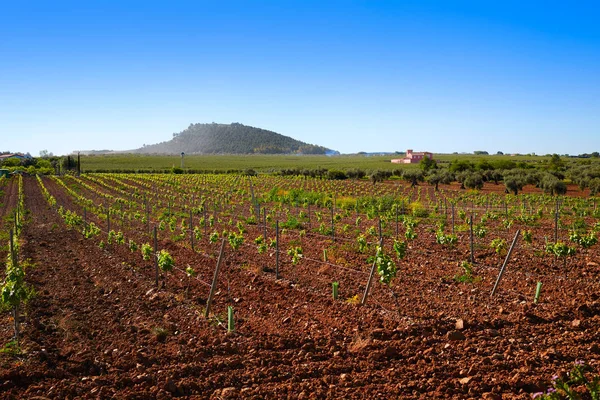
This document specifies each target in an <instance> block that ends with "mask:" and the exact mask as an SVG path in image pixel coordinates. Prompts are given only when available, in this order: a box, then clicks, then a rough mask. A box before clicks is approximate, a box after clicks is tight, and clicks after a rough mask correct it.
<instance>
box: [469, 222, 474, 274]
mask: <svg viewBox="0 0 600 400" xmlns="http://www.w3.org/2000/svg"><path fill="white" fill-rule="evenodd" d="M469 227H470V229H471V235H470V236H471V263H474V262H475V254H474V253H473V214H471V218H470V220H469Z"/></svg>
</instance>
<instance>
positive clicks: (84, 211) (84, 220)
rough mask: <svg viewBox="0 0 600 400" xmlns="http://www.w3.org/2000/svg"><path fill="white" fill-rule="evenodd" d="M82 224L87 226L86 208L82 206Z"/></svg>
mask: <svg viewBox="0 0 600 400" xmlns="http://www.w3.org/2000/svg"><path fill="white" fill-rule="evenodd" d="M83 226H84V227H87V209H86V208H85V207H83Z"/></svg>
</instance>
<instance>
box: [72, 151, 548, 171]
mask: <svg viewBox="0 0 600 400" xmlns="http://www.w3.org/2000/svg"><path fill="white" fill-rule="evenodd" d="M392 158H402V156H401V155H398V156H390V155H388V156H364V155H341V156H331V157H329V156H294V155H239V156H233V155H205V156H200V155H193V156H185V159H184V169H192V170H210V171H213V170H218V171H226V170H245V169H249V168H251V169H254V170H256V171H260V172H274V171H279V170H281V169H291V168H302V169H305V168H306V169H314V168H326V169H340V170H348V169H352V168H360V169H364V170H376V169H380V170H394V169H398V168H411V167H416V165H404V164H392V163H391V162H390V160H391V159H392ZM434 159H436V160H438V161H439V162H440V163H449V162H451V161H452V160H455V159H464V160H469V161H475V162H476V161H478V160H481V159H486V160H490V161H492V160H500V159H507V160H513V161H515V162H520V161H524V162H542V161H544V160H547V159H548V157H545V156H509V155H502V156H496V155H490V156H485V155H484V156H480V155H456V154H439V155H438V154H436V155H434ZM180 165H181V157H179V156H159V155H133V154H120V155H92V156H82V157H81V167H82V170H83V171H84V172H94V171H125V170H129V171H132V172H135V171H138V170H145V171H164V170H167V169H170V168H172V167H179V166H180Z"/></svg>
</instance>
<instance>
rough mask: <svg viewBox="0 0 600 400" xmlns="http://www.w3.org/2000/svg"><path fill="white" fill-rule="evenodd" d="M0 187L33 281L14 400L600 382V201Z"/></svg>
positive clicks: (461, 389)
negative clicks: (16, 217) (569, 379)
mask: <svg viewBox="0 0 600 400" xmlns="http://www.w3.org/2000/svg"><path fill="white" fill-rule="evenodd" d="M0 190H1V191H2V192H3V196H2V199H3V202H2V207H1V208H0V211H1V212H2V216H11V215H13V212H14V211H15V210H16V209H17V208H19V207H22V208H21V209H20V211H19V213H20V214H21V215H22V216H24V217H23V219H22V220H20V221H21V222H19V224H20V226H21V228H20V229H19V233H18V236H17V242H18V243H19V253H18V260H19V262H20V263H22V264H23V265H25V267H24V268H25V272H26V275H25V281H26V283H27V284H28V285H30V286H31V287H32V288H34V289H35V295H34V296H32V298H31V299H29V301H28V303H27V304H26V306H25V307H24V308H23V310H24V312H23V313H22V317H21V318H20V321H21V335H20V336H21V337H20V341H19V349H20V350H19V352H18V353H17V352H16V351H15V353H12V354H11V353H10V352H8V351H5V352H3V353H0V362H1V363H2V365H3V368H2V369H0V387H1V388H2V390H1V391H0V393H1V394H0V397H2V398H32V397H36V396H38V397H39V396H44V397H49V398H67V397H71V398H75V397H83V398H87V397H89V398H92V397H93V398H96V397H100V398H108V397H116V398H172V397H181V396H187V397H188V398H287V397H292V398H301V397H307V398H310V397H311V396H314V397H317V398H372V397H375V396H379V397H383V398H404V399H418V398H440V399H441V398H445V399H447V398H519V399H530V398H531V397H532V394H533V393H535V392H543V391H545V390H546V389H548V388H549V387H550V385H551V382H552V377H553V376H554V375H556V374H559V373H563V372H565V371H568V370H570V368H571V367H572V366H573V365H574V364H575V363H576V361H582V362H584V363H586V365H588V364H589V365H590V367H591V368H592V369H593V370H594V371H598V367H599V362H600V361H599V360H600V357H599V355H598V354H599V353H600V348H599V346H600V342H599V341H600V337H599V336H598V332H599V331H600V329H599V328H600V295H599V293H600V267H599V263H600V252H599V251H598V246H597V244H596V240H595V237H596V236H595V235H596V233H597V231H599V230H600V210H598V208H597V200H598V199H597V198H595V197H585V198H584V197H570V196H561V197H556V196H554V197H553V196H548V195H543V194H541V193H540V192H539V191H538V190H537V189H534V188H532V187H527V188H525V190H524V192H523V194H519V195H510V194H509V195H505V194H504V193H502V192H501V191H500V190H499V189H496V187H495V185H493V184H486V186H484V189H483V190H482V191H477V192H476V191H464V190H462V191H461V190H459V189H458V186H457V185H440V190H439V191H435V190H434V188H433V187H430V186H417V187H414V188H411V187H410V186H409V185H407V184H405V183H400V182H398V181H389V182H384V183H381V184H376V185H373V184H372V183H371V182H369V181H366V180H345V181H328V180H322V179H312V178H306V179H305V178H294V177H283V176H266V175H265V176H263V175H259V176H256V177H248V176H242V175H211V174H207V175H193V174H185V175H171V174H169V175H167V174H164V175H157V174H156V175H154V174H140V175H135V174H89V175H85V174H84V175H82V176H81V177H76V176H68V175H66V176H62V177H32V176H15V177H11V178H8V179H7V178H0ZM568 193H575V192H573V191H572V190H571V191H570V192H568ZM19 204H22V206H19ZM13 225H14V223H13V222H12V221H11V220H10V219H8V218H3V219H2V225H1V226H0V231H1V232H3V233H4V232H8V231H9V230H10V229H11V227H12V226H13ZM5 239H6V235H4V236H2V240H3V241H4V240H5ZM1 251H2V252H0V257H4V258H5V257H6V255H7V251H6V250H5V249H4V248H2V250H1ZM4 258H3V259H4ZM501 266H504V268H503V269H502V270H503V275H501V276H500V275H499V272H500V269H501ZM538 282H541V283H542V285H540V284H539V283H538ZM492 292H493V294H492ZM12 322H13V321H12V320H11V315H10V314H9V313H3V314H0V340H2V343H8V342H10V341H11V338H12V335H13V332H12V327H13V324H12ZM11 348H12V347H11Z"/></svg>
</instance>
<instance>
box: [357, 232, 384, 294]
mask: <svg viewBox="0 0 600 400" xmlns="http://www.w3.org/2000/svg"><path fill="white" fill-rule="evenodd" d="M381 244H382V243H381V242H379V246H378V247H377V253H375V260H373V266H372V267H371V273H370V274H369V280H368V281H367V287H366V288H365V293H364V294H363V298H362V301H361V302H360V304H361V305H365V303H366V302H367V297H368V296H369V290H370V289H371V284H372V282H373V275H375V266H376V265H377V257H379V250H380V249H381Z"/></svg>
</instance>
